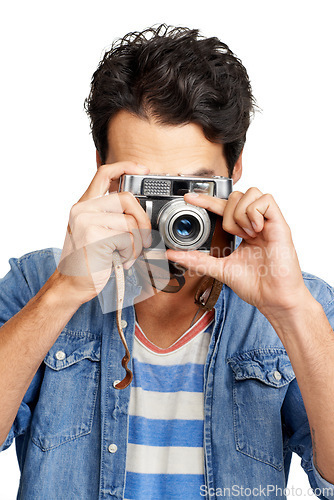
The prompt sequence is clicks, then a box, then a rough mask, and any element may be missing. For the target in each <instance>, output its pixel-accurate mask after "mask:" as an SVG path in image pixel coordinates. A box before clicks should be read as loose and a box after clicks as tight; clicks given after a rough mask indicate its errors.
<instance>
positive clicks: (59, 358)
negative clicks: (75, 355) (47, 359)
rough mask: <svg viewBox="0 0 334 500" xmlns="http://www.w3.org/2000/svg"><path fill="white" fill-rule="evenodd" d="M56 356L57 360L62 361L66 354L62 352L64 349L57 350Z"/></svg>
mask: <svg viewBox="0 0 334 500" xmlns="http://www.w3.org/2000/svg"><path fill="white" fill-rule="evenodd" d="M56 358H57V359H58V360H59V361H62V360H63V359H65V358H66V354H65V353H64V351H57V352H56Z"/></svg>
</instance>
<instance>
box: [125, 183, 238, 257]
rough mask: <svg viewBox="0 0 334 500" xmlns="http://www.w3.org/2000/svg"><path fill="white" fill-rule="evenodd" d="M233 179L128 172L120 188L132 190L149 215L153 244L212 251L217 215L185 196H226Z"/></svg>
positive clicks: (154, 246) (178, 248)
mask: <svg viewBox="0 0 334 500" xmlns="http://www.w3.org/2000/svg"><path fill="white" fill-rule="evenodd" d="M232 186H233V182H232V179H229V178H226V177H220V176H213V177H196V176H186V175H178V176H175V177H174V176H171V175H164V176H161V175H152V174H151V175H128V174H125V175H123V176H122V177H121V178H120V187H119V191H129V192H130V193H132V194H133V195H134V196H135V197H136V198H137V199H138V201H139V203H140V205H141V206H142V207H143V209H144V210H145V211H146V213H147V214H148V216H149V218H150V220H151V225H152V245H151V248H150V249H148V250H154V249H161V247H162V246H161V244H162V243H163V244H164V245H165V246H166V247H167V248H172V249H174V250H201V251H203V252H210V246H211V241H212V237H213V233H214V230H215V225H216V219H217V216H216V214H214V213H212V212H209V211H207V210H205V209H204V208H201V207H196V206H194V205H190V204H188V203H186V202H185V201H184V199H183V195H184V194H186V193H199V194H203V193H204V194H208V195H210V196H216V197H218V198H222V199H227V198H228V196H229V194H230V193H231V192H232Z"/></svg>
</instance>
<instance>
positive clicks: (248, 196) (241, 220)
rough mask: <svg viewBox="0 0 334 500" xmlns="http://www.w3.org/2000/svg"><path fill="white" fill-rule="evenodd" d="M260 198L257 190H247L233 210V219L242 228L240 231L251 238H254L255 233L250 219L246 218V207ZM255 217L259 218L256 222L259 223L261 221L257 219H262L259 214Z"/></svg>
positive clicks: (253, 188) (259, 192) (260, 194)
mask: <svg viewBox="0 0 334 500" xmlns="http://www.w3.org/2000/svg"><path fill="white" fill-rule="evenodd" d="M261 196H262V193H261V191H260V190H259V189H258V188H255V187H252V188H249V189H248V190H247V191H246V193H245V194H244V195H243V196H242V197H241V198H240V199H239V202H238V203H237V205H236V207H235V210H234V215H233V217H234V220H235V222H236V223H237V224H238V225H239V226H240V227H242V229H243V230H244V231H245V232H246V233H247V234H248V235H249V236H251V237H255V236H256V232H255V230H254V228H253V226H252V221H251V219H250V218H249V217H248V207H249V205H251V204H252V203H253V202H254V201H255V200H258V199H259V198H260V197H261ZM257 215H258V216H259V217H257V220H258V222H259V223H260V222H261V221H260V220H259V219H263V217H262V218H261V216H260V214H259V213H257ZM262 227H263V226H262Z"/></svg>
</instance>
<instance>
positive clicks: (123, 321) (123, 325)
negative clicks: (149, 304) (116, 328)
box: [121, 319, 128, 328]
mask: <svg viewBox="0 0 334 500" xmlns="http://www.w3.org/2000/svg"><path fill="white" fill-rule="evenodd" d="M127 326H128V324H127V322H126V321H125V319H122V321H121V327H122V328H126V327H127Z"/></svg>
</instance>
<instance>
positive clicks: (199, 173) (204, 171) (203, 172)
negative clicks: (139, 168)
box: [160, 167, 215, 177]
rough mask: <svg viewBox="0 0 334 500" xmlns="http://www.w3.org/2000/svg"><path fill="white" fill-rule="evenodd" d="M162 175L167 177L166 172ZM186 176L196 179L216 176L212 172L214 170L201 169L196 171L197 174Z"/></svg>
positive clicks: (190, 173) (191, 173) (192, 173)
mask: <svg viewBox="0 0 334 500" xmlns="http://www.w3.org/2000/svg"><path fill="white" fill-rule="evenodd" d="M160 175H166V173H165V172H163V173H162V174H160ZM184 175H190V176H196V177H201V176H203V177H211V176H212V175H215V171H214V170H212V168H203V167H202V168H200V169H199V170H195V172H188V173H186V174H184Z"/></svg>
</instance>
